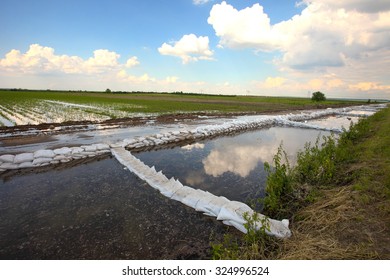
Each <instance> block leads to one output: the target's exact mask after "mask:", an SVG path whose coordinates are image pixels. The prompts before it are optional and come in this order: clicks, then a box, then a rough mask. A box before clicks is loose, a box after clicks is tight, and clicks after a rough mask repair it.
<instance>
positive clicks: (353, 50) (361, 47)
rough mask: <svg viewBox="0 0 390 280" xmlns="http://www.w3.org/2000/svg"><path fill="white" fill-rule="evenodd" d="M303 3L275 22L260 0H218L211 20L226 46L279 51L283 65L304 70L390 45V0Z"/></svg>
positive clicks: (337, 63)
mask: <svg viewBox="0 0 390 280" xmlns="http://www.w3.org/2000/svg"><path fill="white" fill-rule="evenodd" d="M367 2H370V3H369V4H370V5H368V4H367ZM302 3H303V5H305V8H304V9H303V11H302V12H301V13H300V14H297V15H295V16H294V17H292V18H291V19H289V20H287V21H282V22H279V23H276V24H273V25H272V24H271V23H270V18H269V16H268V15H267V14H266V13H265V12H264V10H263V7H262V6H261V5H260V4H255V5H253V6H252V7H248V8H245V9H242V10H237V9H235V8H234V7H233V6H232V5H230V4H227V3H226V2H225V1H224V2H222V3H220V4H216V5H214V6H213V8H212V10H211V11H210V16H209V18H208V23H209V24H211V25H212V26H213V28H214V30H215V33H216V35H217V36H218V37H219V38H220V45H221V46H223V47H230V48H253V49H255V50H257V51H278V52H280V53H281V54H282V57H281V59H279V60H278V63H279V66H280V67H281V68H283V67H285V68H290V69H297V70H302V71H304V70H308V69H313V68H323V67H341V66H344V65H345V63H346V59H348V58H354V59H359V58H360V57H361V56H364V55H366V53H367V52H374V51H377V50H380V49H384V48H388V46H389V45H390V32H389V30H390V12H389V6H390V5H389V4H388V3H389V1H378V2H376V1H375V2H374V3H372V1H362V0H347V1H337V0H326V1H325V0H311V1H306V0H305V1H304V2H302ZM355 4H356V6H354V5H355ZM352 7H356V8H354V9H352Z"/></svg>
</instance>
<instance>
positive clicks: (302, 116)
mask: <svg viewBox="0 0 390 280" xmlns="http://www.w3.org/2000/svg"><path fill="white" fill-rule="evenodd" d="M386 106H387V105H386V104H377V105H371V106H355V107H347V108H338V109H326V110H319V111H309V112H301V113H298V114H287V115H279V116H247V117H245V118H242V119H237V120H233V121H230V122H226V123H223V124H217V125H205V126H200V127H198V128H196V129H192V130H180V131H170V132H166V133H157V134H155V135H149V136H142V137H141V136H140V137H135V138H129V139H124V140H122V141H120V142H117V143H111V144H107V143H104V144H93V145H87V146H80V147H72V148H68V147H63V148H61V149H54V150H39V151H36V152H34V153H22V154H17V155H12V154H5V155H1V156H0V172H3V171H6V170H13V169H21V168H33V167H41V166H47V165H50V164H60V163H65V162H69V161H71V160H76V159H82V158H86V157H95V156H98V155H101V154H105V153H109V152H110V149H111V148H115V147H124V148H126V149H129V150H139V149H147V148H152V147H159V146H164V145H169V144H170V145H172V144H175V143H179V142H185V141H196V140H200V139H207V138H212V137H216V136H218V135H224V134H229V133H237V132H239V131H245V130H254V129H260V128H264V127H269V126H275V125H280V126H290V127H299V128H307V129H317V130H325V131H332V132H336V133H339V132H341V131H342V130H341V129H339V128H325V127H321V126H318V125H312V124H308V123H304V122H303V121H305V120H310V119H315V118H321V117H326V116H329V115H337V114H346V113H348V112H350V111H352V110H366V111H372V110H376V111H377V110H379V109H381V108H384V107H386Z"/></svg>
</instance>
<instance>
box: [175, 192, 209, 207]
mask: <svg viewBox="0 0 390 280" xmlns="http://www.w3.org/2000/svg"><path fill="white" fill-rule="evenodd" d="M190 189H192V190H193V191H192V192H191V193H190V194H189V195H187V196H186V197H184V199H183V200H182V201H181V202H182V203H183V204H185V205H187V206H189V207H191V208H194V209H196V205H197V204H198V202H199V201H200V200H202V199H204V198H205V192H203V191H201V190H195V189H193V188H190Z"/></svg>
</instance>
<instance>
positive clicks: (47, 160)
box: [32, 158, 53, 166]
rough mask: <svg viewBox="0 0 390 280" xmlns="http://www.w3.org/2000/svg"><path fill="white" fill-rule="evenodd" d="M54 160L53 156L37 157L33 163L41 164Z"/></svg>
mask: <svg viewBox="0 0 390 280" xmlns="http://www.w3.org/2000/svg"><path fill="white" fill-rule="evenodd" d="M52 160H53V159H52V158H36V159H34V161H33V162H32V164H33V165H39V166H41V165H42V164H43V163H50V162H51V161H52Z"/></svg>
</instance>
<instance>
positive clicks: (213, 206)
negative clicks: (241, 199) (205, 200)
mask: <svg viewBox="0 0 390 280" xmlns="http://www.w3.org/2000/svg"><path fill="white" fill-rule="evenodd" d="M229 201H230V200H229V199H227V198H226V197H224V196H215V197H213V199H211V200H210V201H209V204H208V205H204V209H205V212H206V213H210V214H211V215H213V216H215V217H218V215H219V212H220V211H221V208H222V206H223V205H225V204H226V203H228V202H229Z"/></svg>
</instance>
